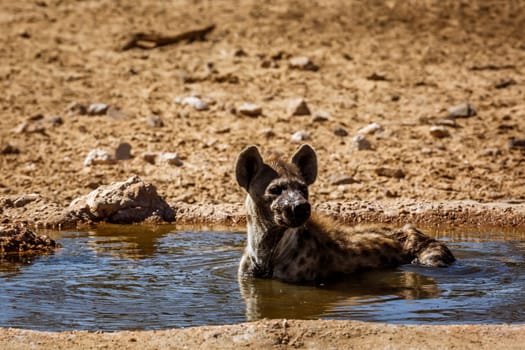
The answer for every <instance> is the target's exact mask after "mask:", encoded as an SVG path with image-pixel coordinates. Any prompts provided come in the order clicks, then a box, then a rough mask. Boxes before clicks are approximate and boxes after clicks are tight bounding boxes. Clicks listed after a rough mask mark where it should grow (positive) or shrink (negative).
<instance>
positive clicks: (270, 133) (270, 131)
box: [261, 128, 275, 138]
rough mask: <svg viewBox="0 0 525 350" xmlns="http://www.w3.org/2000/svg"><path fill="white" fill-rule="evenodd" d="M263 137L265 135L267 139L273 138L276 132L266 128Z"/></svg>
mask: <svg viewBox="0 0 525 350" xmlns="http://www.w3.org/2000/svg"><path fill="white" fill-rule="evenodd" d="M261 135H263V136H264V137H266V138H272V137H274V136H275V132H274V131H273V129H270V128H266V129H262V130H261Z"/></svg>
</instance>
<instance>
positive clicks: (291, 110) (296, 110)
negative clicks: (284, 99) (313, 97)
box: [286, 98, 311, 116]
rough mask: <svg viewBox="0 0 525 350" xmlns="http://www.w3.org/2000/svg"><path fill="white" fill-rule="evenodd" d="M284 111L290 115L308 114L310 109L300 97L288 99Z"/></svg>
mask: <svg viewBox="0 0 525 350" xmlns="http://www.w3.org/2000/svg"><path fill="white" fill-rule="evenodd" d="M286 112H287V113H288V115H290V116H294V115H310V114H311V113H310V109H309V108H308V105H307V104H306V101H305V100H304V99H302V98H296V99H293V100H290V101H288V106H287V107H286Z"/></svg>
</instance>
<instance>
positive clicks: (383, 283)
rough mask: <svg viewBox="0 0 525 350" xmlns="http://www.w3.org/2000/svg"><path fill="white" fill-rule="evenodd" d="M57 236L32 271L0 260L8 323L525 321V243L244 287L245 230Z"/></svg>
mask: <svg viewBox="0 0 525 350" xmlns="http://www.w3.org/2000/svg"><path fill="white" fill-rule="evenodd" d="M474 237H475V236H474ZM480 237H486V235H485V236H482V235H480ZM57 238H58V240H59V242H60V243H61V244H63V246H64V248H63V249H61V250H59V251H58V252H57V253H55V254H53V255H50V256H43V257H39V258H37V259H35V261H33V262H31V263H30V264H18V265H16V264H12V263H6V262H3V263H0V310H1V312H0V326H2V327H19V328H28V329H37V330H47V331H58V330H71V329H87V330H104V331H114V330H124V329H166V328H172V327H188V326H199V325H214V324H230V323H237V322H243V321H246V320H256V319H260V318H263V317H267V318H300V319H319V318H321V319H353V320H365V321H380V322H389V323H425V324H450V323H524V322H525V288H523V286H524V285H525V275H524V274H523V271H524V268H525V242H524V241H522V240H498V241H490V240H487V239H486V238H484V239H475V238H474V239H473V238H472V235H470V236H469V237H463V238H462V239H461V240H458V239H457V238H456V239H452V240H450V242H449V245H450V247H451V248H452V250H453V252H454V254H455V255H456V257H457V258H458V261H457V262H456V263H455V264H454V265H452V266H451V267H449V268H425V267H421V266H415V265H406V266H402V267H400V268H398V269H393V270H386V271H374V272H367V273H362V274H359V275H356V276H353V277H352V278H348V279H347V280H345V281H341V282H338V283H331V284H325V285H316V286H297V285H290V284H285V283H281V282H278V281H268V280H247V281H243V282H241V284H240V285H239V282H238V280H237V275H236V272H237V264H238V261H239V258H240V255H241V253H242V246H243V245H244V240H245V234H243V233H232V232H205V231H204V232H189V231H178V232H176V231H171V230H169V229H166V228H160V229H159V228H157V229H154V228H144V227H140V226H133V227H126V226H108V227H105V228H99V229H98V230H97V231H96V232H67V233H61V234H60V236H57ZM445 239H446V237H445Z"/></svg>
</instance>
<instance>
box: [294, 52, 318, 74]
mask: <svg viewBox="0 0 525 350" xmlns="http://www.w3.org/2000/svg"><path fill="white" fill-rule="evenodd" d="M289 66H290V68H292V69H300V70H310V71H314V72H315V71H317V70H319V66H318V65H316V64H315V63H313V62H312V61H311V60H310V59H309V58H308V57H305V56H298V57H293V58H291V59H290V61H289Z"/></svg>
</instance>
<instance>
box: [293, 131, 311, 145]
mask: <svg viewBox="0 0 525 350" xmlns="http://www.w3.org/2000/svg"><path fill="white" fill-rule="evenodd" d="M307 140H310V134H309V133H308V132H307V131H304V130H299V131H296V132H295V133H294V134H293V135H292V137H291V138H290V141H292V142H302V141H307Z"/></svg>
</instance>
